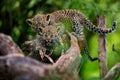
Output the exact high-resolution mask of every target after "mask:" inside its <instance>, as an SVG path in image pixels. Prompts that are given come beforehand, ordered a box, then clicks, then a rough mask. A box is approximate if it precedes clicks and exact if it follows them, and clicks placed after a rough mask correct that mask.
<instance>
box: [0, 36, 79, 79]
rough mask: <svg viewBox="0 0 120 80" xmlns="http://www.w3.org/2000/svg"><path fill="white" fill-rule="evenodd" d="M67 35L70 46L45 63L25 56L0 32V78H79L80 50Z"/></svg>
mask: <svg viewBox="0 0 120 80" xmlns="http://www.w3.org/2000/svg"><path fill="white" fill-rule="evenodd" d="M69 35H70V38H71V47H70V48H69V49H68V50H67V51H66V52H64V54H63V55H61V56H60V57H59V59H58V60H57V61H56V62H55V63H54V64H46V63H41V62H39V61H37V60H35V59H32V58H30V57H25V56H24V55H23V52H22V51H21V50H20V48H19V47H18V46H17V45H16V44H15V43H14V41H13V40H12V39H11V38H10V37H9V36H6V35H4V34H0V54H1V56H0V80H79V77H78V74H77V72H78V71H77V70H78V68H79V65H80V61H81V55H80V50H79V46H78V43H77V39H76V37H74V36H73V35H71V34H69Z"/></svg>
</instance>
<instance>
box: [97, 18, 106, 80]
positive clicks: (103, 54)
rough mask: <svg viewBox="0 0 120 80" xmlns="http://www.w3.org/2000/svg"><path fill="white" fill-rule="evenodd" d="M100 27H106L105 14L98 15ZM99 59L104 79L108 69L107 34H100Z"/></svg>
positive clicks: (101, 74)
mask: <svg viewBox="0 0 120 80" xmlns="http://www.w3.org/2000/svg"><path fill="white" fill-rule="evenodd" d="M98 23H99V24H98V27H99V28H105V27H106V21H105V17H104V16H99V17H98ZM98 59H99V67H100V79H103V78H104V76H105V75H106V73H107V71H108V66H107V64H108V63H107V54H106V37H105V35H102V34H98Z"/></svg>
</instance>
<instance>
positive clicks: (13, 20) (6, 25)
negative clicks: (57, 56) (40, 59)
mask: <svg viewBox="0 0 120 80" xmlns="http://www.w3.org/2000/svg"><path fill="white" fill-rule="evenodd" d="M119 5H120V1H119V0H95V1H94V0H1V1H0V14H1V15H0V32H2V33H5V34H8V35H11V36H12V37H13V39H14V40H15V41H16V43H17V44H19V45H20V46H21V45H22V43H23V42H24V41H26V40H31V39H33V38H34V37H35V35H36V32H35V31H34V30H33V29H32V28H31V27H30V26H28V24H27V23H26V19H27V18H30V17H33V16H34V15H35V14H36V13H49V12H53V11H56V10H61V9H77V10H80V11H81V12H82V13H84V14H85V15H86V16H87V17H88V18H89V19H90V20H91V21H92V22H93V23H94V24H96V25H97V22H96V16H97V15H105V16H106V20H107V26H111V25H112V22H113V21H114V20H117V22H118V25H117V26H118V28H117V30H116V32H114V33H112V34H109V35H107V41H108V42H107V53H108V61H109V68H111V67H112V66H113V65H114V64H115V63H117V62H118V61H120V58H119V57H120V54H116V53H115V52H113V51H112V45H113V44H115V46H116V47H117V48H119V45H120V40H119V39H120V38H119V36H120V27H119V26H120V6H119ZM85 34H86V38H87V41H88V45H89V51H90V53H91V55H92V56H97V44H98V43H97V35H96V34H95V33H92V32H89V31H87V30H85ZM93 44H95V45H93ZM118 55H119V56H118ZM80 75H81V78H82V80H97V79H99V64H98V62H97V61H96V62H90V61H88V60H87V59H86V57H85V56H84V54H83V63H82V66H81V71H80Z"/></svg>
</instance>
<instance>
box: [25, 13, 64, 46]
mask: <svg viewBox="0 0 120 80" xmlns="http://www.w3.org/2000/svg"><path fill="white" fill-rule="evenodd" d="M26 21H27V23H28V24H29V25H31V26H32V28H34V29H35V30H36V31H37V33H38V35H39V39H40V42H41V43H42V45H44V46H52V45H53V44H55V43H56V42H58V41H59V38H60V37H61V36H62V34H63V30H64V29H63V25H62V23H60V22H56V21H55V18H54V16H53V15H50V14H47V15H44V14H37V15H35V16H34V17H33V18H31V19H27V20H26Z"/></svg>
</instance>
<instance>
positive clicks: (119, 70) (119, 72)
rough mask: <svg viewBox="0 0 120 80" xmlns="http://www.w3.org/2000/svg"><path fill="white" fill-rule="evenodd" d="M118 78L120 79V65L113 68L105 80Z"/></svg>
mask: <svg viewBox="0 0 120 80" xmlns="http://www.w3.org/2000/svg"><path fill="white" fill-rule="evenodd" d="M118 77H120V63H117V64H116V65H115V66H113V67H112V69H110V70H109V72H108V73H107V75H106V76H105V77H104V79H103V80H117V79H118Z"/></svg>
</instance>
